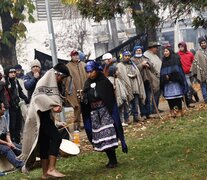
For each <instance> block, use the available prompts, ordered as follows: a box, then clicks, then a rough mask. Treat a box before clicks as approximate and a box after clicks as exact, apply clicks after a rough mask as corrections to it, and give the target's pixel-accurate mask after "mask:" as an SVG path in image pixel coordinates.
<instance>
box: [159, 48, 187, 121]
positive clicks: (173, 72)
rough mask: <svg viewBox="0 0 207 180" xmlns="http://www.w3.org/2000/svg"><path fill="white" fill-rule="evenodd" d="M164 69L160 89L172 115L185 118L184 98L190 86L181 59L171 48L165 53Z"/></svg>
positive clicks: (161, 74)
mask: <svg viewBox="0 0 207 180" xmlns="http://www.w3.org/2000/svg"><path fill="white" fill-rule="evenodd" d="M163 55H164V56H163V59H162V67H161V70H160V88H161V90H162V91H163V96H164V98H165V99H166V100H167V101H168V104H169V107H170V115H171V116H172V117H175V116H183V111H182V97H183V96H184V94H186V93H187V90H188V86H187V82H186V79H185V75H184V72H183V69H182V65H181V62H180V58H179V56H178V55H177V54H175V53H174V52H173V51H172V49H171V47H169V46H168V47H165V48H164V51H163Z"/></svg>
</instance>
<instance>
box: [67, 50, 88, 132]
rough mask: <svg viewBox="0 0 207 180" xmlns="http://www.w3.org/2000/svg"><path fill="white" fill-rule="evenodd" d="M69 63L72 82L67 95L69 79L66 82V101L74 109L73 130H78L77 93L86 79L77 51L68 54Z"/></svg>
mask: <svg viewBox="0 0 207 180" xmlns="http://www.w3.org/2000/svg"><path fill="white" fill-rule="evenodd" d="M70 56H71V61H70V62H69V63H68V64H67V67H68V69H69V71H70V75H71V77H70V78H72V80H73V83H72V84H73V91H72V94H69V91H70V90H69V89H68V88H69V85H68V82H69V78H68V80H67V81H66V92H67V101H68V102H69V103H70V104H71V106H72V107H73V109H74V130H80V125H81V106H80V100H79V99H78V97H77V92H79V91H82V89H83V86H84V83H85V81H86V79H87V74H86V72H85V63H84V62H82V61H80V58H79V54H78V51H76V50H73V51H72V52H71V53H70Z"/></svg>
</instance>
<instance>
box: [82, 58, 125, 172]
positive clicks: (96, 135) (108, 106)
mask: <svg viewBox="0 0 207 180" xmlns="http://www.w3.org/2000/svg"><path fill="white" fill-rule="evenodd" d="M85 69H86V72H87V74H88V79H87V80H86V82H85V85H84V89H83V94H82V95H83V96H82V98H81V101H82V103H81V110H82V115H83V122H84V128H85V130H86V134H87V136H88V139H89V140H90V142H91V143H92V145H93V147H94V150H96V151H99V152H105V153H106V155H107V157H108V159H109V162H108V164H107V165H106V167H108V168H114V167H116V166H117V158H116V151H115V150H116V148H117V147H118V139H119V140H120V141H121V145H122V151H123V152H124V153H127V145H126V143H125V139H124V133H123V129H122V125H121V120H120V116H119V111H118V107H117V103H116V97H115V94H114V88H113V85H112V84H111V82H110V81H109V80H108V79H107V78H106V77H105V76H104V74H103V73H102V72H101V68H100V66H99V65H98V64H97V63H96V62H95V61H89V62H88V63H87V64H86V67H85Z"/></svg>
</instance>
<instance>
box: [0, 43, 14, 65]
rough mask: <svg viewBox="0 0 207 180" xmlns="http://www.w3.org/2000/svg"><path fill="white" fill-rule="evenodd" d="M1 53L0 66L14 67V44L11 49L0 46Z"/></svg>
mask: <svg viewBox="0 0 207 180" xmlns="http://www.w3.org/2000/svg"><path fill="white" fill-rule="evenodd" d="M1 48H2V50H1V53H0V64H1V65H2V66H3V67H5V66H7V65H12V66H13V65H16V64H17V56H16V43H14V44H12V45H11V47H8V46H6V45H2V44H1Z"/></svg>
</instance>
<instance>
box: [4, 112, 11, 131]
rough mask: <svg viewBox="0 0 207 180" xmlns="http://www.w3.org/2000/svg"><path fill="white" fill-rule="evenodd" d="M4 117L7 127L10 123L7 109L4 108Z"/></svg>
mask: <svg viewBox="0 0 207 180" xmlns="http://www.w3.org/2000/svg"><path fill="white" fill-rule="evenodd" d="M4 117H5V121H6V125H7V128H8V129H9V123H10V116H9V109H6V110H5V111H4Z"/></svg>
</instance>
